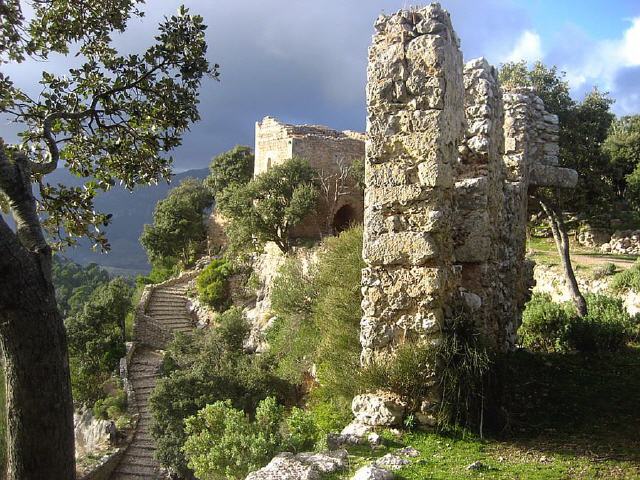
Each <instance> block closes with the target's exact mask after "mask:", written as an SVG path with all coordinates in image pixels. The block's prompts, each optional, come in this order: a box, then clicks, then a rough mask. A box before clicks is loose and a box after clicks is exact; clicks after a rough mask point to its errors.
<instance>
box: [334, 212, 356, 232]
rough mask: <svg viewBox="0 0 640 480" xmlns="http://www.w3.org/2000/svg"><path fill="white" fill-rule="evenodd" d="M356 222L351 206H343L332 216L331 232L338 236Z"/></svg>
mask: <svg viewBox="0 0 640 480" xmlns="http://www.w3.org/2000/svg"><path fill="white" fill-rule="evenodd" d="M355 222H356V211H355V210H354V208H353V207H352V206H351V205H343V206H342V207H340V208H339V209H338V211H337V212H336V214H335V215H334V216H333V232H334V233H335V234H338V233H340V232H342V231H344V230H346V229H347V228H349V227H350V226H351V225H352V224H353V223H355Z"/></svg>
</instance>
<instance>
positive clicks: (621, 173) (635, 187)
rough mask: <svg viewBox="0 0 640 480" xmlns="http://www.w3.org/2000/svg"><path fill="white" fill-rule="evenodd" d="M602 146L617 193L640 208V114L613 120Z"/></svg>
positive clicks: (636, 207)
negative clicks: (607, 158)
mask: <svg viewBox="0 0 640 480" xmlns="http://www.w3.org/2000/svg"><path fill="white" fill-rule="evenodd" d="M603 148H604V151H605V153H606V154H607V155H608V156H609V163H610V167H611V170H612V172H613V174H614V186H615V188H616V190H617V193H618V195H620V196H622V197H624V198H626V199H627V201H629V203H631V205H633V207H634V208H635V209H640V115H633V116H627V117H622V118H620V119H617V120H615V121H614V122H613V124H612V125H611V129H610V130H609V135H608V136H607V139H606V140H605V142H604V145H603Z"/></svg>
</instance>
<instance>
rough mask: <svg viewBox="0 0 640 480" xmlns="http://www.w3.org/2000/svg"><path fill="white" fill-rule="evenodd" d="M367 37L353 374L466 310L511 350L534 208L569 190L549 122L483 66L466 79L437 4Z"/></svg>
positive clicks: (524, 290) (474, 64)
mask: <svg viewBox="0 0 640 480" xmlns="http://www.w3.org/2000/svg"><path fill="white" fill-rule="evenodd" d="M375 28H376V34H375V35H374V37H373V44H372V46H371V47H370V49H369V67H368V85H367V106H368V127H367V133H368V141H367V155H366V162H365V166H366V174H365V177H366V189H365V225H364V227H365V230H364V247H363V256H364V259H365V262H366V264H367V268H365V269H364V270H363V278H362V292H363V303H362V307H363V318H362V322H361V332H360V340H361V344H362V355H361V360H362V362H363V363H364V364H366V363H368V362H370V361H372V359H375V358H378V357H385V356H388V355H392V354H393V352H394V351H395V350H396V349H397V348H398V346H400V345H402V344H403V343H406V342H411V343H426V344H428V343H429V341H431V340H437V339H438V338H439V337H441V336H442V335H444V334H446V333H444V332H446V330H445V331H444V332H443V329H442V327H443V325H444V324H445V322H446V321H447V320H448V319H451V318H453V317H454V316H456V315H458V313H459V312H460V311H461V309H464V317H463V318H464V321H472V322H474V323H475V326H476V327H477V330H478V331H479V332H481V333H482V334H484V337H485V338H486V340H488V341H489V343H490V344H491V345H493V347H494V348H495V349H496V350H500V351H505V350H509V349H511V348H513V347H514V345H515V339H516V336H515V335H516V331H517V328H518V326H519V324H520V319H521V312H522V309H523V307H524V303H525V302H526V300H527V299H528V297H529V292H530V288H531V286H532V285H531V283H532V266H531V265H530V264H529V263H528V262H527V261H526V259H525V242H526V224H527V209H528V203H529V196H530V194H531V193H533V191H534V190H535V188H536V187H540V186H553V187H564V188H569V187H573V186H575V184H576V181H577V174H576V172H575V171H573V170H569V169H565V168H560V167H558V166H557V164H558V119H557V117H556V116H555V115H550V114H548V113H547V112H546V111H545V109H544V104H543V103H542V101H541V100H540V98H538V97H537V96H536V95H535V94H534V92H533V91H531V90H530V89H519V90H514V91H509V92H507V93H503V91H502V89H501V87H500V85H499V82H498V78H497V72H496V70H495V69H494V68H493V67H491V66H490V65H489V64H488V63H487V62H486V60H484V59H477V60H472V61H471V62H469V63H467V64H466V65H465V67H464V71H463V66H462V55H461V53H460V50H459V44H458V40H457V37H456V35H455V33H454V31H453V29H452V26H451V21H450V18H449V14H448V13H447V12H446V11H444V10H442V8H441V7H440V5H438V4H432V5H430V6H428V7H425V8H421V9H414V10H410V11H400V12H398V13H396V14H393V15H390V16H381V17H380V18H379V19H378V20H377V21H376V24H375ZM433 374H434V375H436V376H437V374H438V372H437V371H436V372H433ZM429 408H430V407H429V406H428V405H427V407H426V409H425V408H424V405H423V408H422V411H421V412H420V413H421V415H422V416H419V419H424V418H429V415H428V411H429ZM425 413H426V416H425Z"/></svg>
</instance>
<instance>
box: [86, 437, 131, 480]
mask: <svg viewBox="0 0 640 480" xmlns="http://www.w3.org/2000/svg"><path fill="white" fill-rule="evenodd" d="M127 446H128V445H125V446H123V447H120V448H119V449H118V450H116V451H115V452H114V453H113V454H112V455H110V456H109V458H107V459H105V460H104V461H102V462H101V463H100V464H99V465H98V466H97V467H96V468H94V469H93V470H91V471H90V472H89V473H87V474H86V475H84V476H82V477H81V478H79V479H78V480H109V478H111V475H112V474H113V472H114V470H115V469H116V467H117V466H118V464H119V463H120V461H121V460H122V457H123V455H124V453H125V452H126V450H127Z"/></svg>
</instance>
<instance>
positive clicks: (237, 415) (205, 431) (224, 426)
mask: <svg viewBox="0 0 640 480" xmlns="http://www.w3.org/2000/svg"><path fill="white" fill-rule="evenodd" d="M185 425H186V427H185V430H186V434H187V439H186V441H185V444H184V447H183V451H184V453H185V455H186V457H187V459H188V465H189V468H191V469H193V471H194V472H195V474H196V476H197V477H198V478H201V479H203V480H208V479H212V480H213V479H220V478H228V479H241V478H244V477H245V476H246V474H247V472H249V471H250V470H255V469H257V468H260V467H261V466H263V465H264V463H265V462H266V461H268V459H267V455H268V453H267V452H266V451H265V450H267V451H268V450H270V449H269V448H264V444H263V442H260V443H262V445H259V444H258V442H257V441H256V440H257V439H256V438H255V432H254V428H252V425H251V423H250V422H249V419H248V418H247V417H246V415H245V414H244V412H243V411H242V410H238V409H236V408H233V405H232V404H231V402H230V401H229V400H226V401H218V402H215V403H213V404H211V405H207V406H206V407H205V408H204V409H202V410H200V411H199V412H198V413H197V415H195V416H193V417H189V418H187V420H186V421H185ZM260 447H263V448H260Z"/></svg>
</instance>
